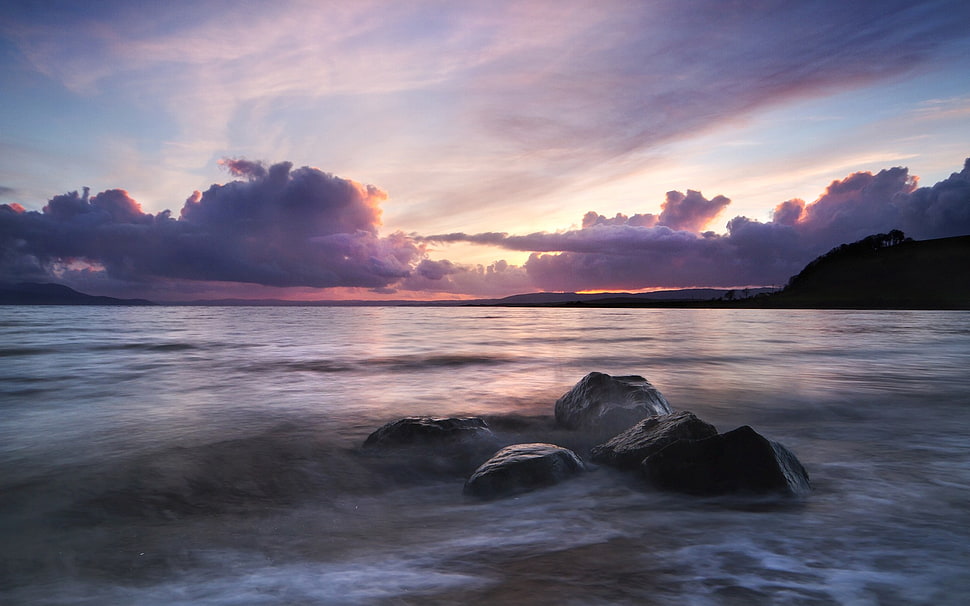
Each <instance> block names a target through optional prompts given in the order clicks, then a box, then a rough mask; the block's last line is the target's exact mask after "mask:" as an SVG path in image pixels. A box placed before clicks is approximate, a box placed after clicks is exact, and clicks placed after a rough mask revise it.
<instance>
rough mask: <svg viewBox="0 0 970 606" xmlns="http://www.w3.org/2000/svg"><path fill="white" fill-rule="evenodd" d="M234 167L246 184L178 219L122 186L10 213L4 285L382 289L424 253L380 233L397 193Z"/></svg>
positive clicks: (0, 222) (197, 200)
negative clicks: (168, 283)
mask: <svg viewBox="0 0 970 606" xmlns="http://www.w3.org/2000/svg"><path fill="white" fill-rule="evenodd" d="M225 165H226V166H227V167H228V168H229V170H230V171H232V172H233V174H234V175H237V176H246V177H248V180H247V181H231V182H229V183H226V184H222V185H213V186H211V187H210V188H209V189H208V190H207V191H205V192H195V193H194V194H193V195H192V196H190V197H189V199H188V200H186V202H185V204H184V205H183V206H182V208H181V211H180V213H179V217H178V219H175V218H173V217H172V216H171V213H170V212H169V211H164V212H161V213H158V214H156V215H152V214H148V213H144V212H142V209H141V207H140V206H139V204H138V203H137V202H136V201H135V200H134V199H132V198H131V197H130V196H129V195H128V193H127V192H125V191H124V190H120V189H113V190H108V191H105V192H101V193H99V194H97V195H95V196H90V195H89V192H88V190H87V189H85V190H84V192H83V193H81V194H79V193H78V192H71V193H69V194H64V195H60V196H55V197H54V198H52V199H51V200H50V201H48V203H47V205H46V206H45V207H44V208H43V211H42V212H36V211H32V212H24V211H23V209H17V208H16V207H13V206H10V205H3V208H0V254H2V255H3V256H2V258H3V261H4V263H3V266H2V269H3V275H2V276H0V278H2V279H5V280H8V281H9V280H15V279H34V280H36V279H37V278H38V277H39V276H40V275H46V276H47V277H48V278H49V279H56V278H59V277H64V276H69V277H73V278H74V279H75V280H80V279H81V278H82V277H84V276H87V277H88V278H90V279H91V280H94V279H95V278H98V279H99V280H101V279H103V278H104V277H107V278H110V279H112V280H120V281H122V282H130V283H132V285H138V284H141V285H146V284H150V283H152V282H155V281H165V280H200V281H223V282H243V283H250V284H262V285H268V286H279V287H286V286H311V287H335V286H352V287H367V288H383V287H386V286H388V285H389V284H392V283H394V282H396V281H397V280H399V279H401V278H402V277H405V276H407V275H408V274H409V273H410V271H411V267H412V265H413V264H414V263H415V262H417V261H418V260H419V259H420V258H421V257H422V255H423V250H422V248H421V245H420V244H417V243H415V242H414V241H412V240H411V239H410V238H408V237H406V236H404V235H403V234H399V233H394V234H391V235H388V236H384V237H381V236H380V235H379V234H378V228H379V226H380V215H381V211H380V204H381V203H382V202H383V201H384V200H385V199H386V197H387V195H386V194H385V193H384V192H383V191H381V190H380V189H378V188H376V187H373V186H370V185H362V184H360V183H357V182H355V181H351V180H348V179H342V178H340V177H336V176H334V175H331V174H328V173H324V172H322V171H320V170H317V169H315V168H309V167H303V168H299V169H295V170H293V169H292V165H291V164H290V163H287V162H283V163H279V164H274V165H272V166H269V167H268V168H267V167H265V166H263V165H262V164H260V163H255V162H248V161H240V160H227V161H226V162H225ZM79 267H81V268H83V271H80V272H79V271H78V268H79ZM79 286H80V285H79Z"/></svg>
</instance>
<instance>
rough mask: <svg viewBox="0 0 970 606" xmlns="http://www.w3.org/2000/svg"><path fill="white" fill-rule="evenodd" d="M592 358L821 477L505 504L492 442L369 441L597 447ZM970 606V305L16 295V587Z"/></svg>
mask: <svg viewBox="0 0 970 606" xmlns="http://www.w3.org/2000/svg"><path fill="white" fill-rule="evenodd" d="M594 370H595V371H601V372H607V373H610V374H639V375H642V376H644V377H646V378H647V379H649V380H650V381H651V382H652V383H653V384H654V385H655V386H656V387H657V388H658V389H660V390H661V392H663V393H664V395H665V396H666V397H667V399H668V400H669V401H670V403H671V405H672V407H673V408H675V409H680V410H690V411H693V412H694V413H696V414H697V415H698V416H700V417H701V418H702V419H704V420H706V421H708V422H710V423H713V424H715V425H716V426H717V427H718V429H719V430H720V431H728V430H731V429H734V428H735V427H738V426H741V425H751V426H752V427H754V428H755V429H756V430H758V431H759V432H760V433H762V434H763V435H765V436H766V437H768V438H770V439H773V440H776V441H779V442H781V443H782V444H784V445H786V446H787V447H789V448H790V449H791V450H792V451H793V452H794V453H795V454H796V455H797V456H798V457H799V459H800V460H801V462H802V463H803V464H804V465H805V467H806V468H807V470H808V472H809V474H810V476H811V480H812V484H813V487H814V490H813V491H812V492H811V493H810V494H809V495H807V496H805V497H803V498H798V499H782V498H767V499H764V498H763V499H754V498H750V497H745V498H738V497H735V498H721V499H711V498H696V497H688V496H681V495H676V494H665V493H660V492H657V491H655V490H653V489H651V488H649V487H647V486H645V485H644V484H643V483H642V482H641V481H640V480H639V478H638V477H636V475H635V474H628V473H623V472H619V471H616V470H613V469H610V468H605V467H599V468H593V469H592V470H591V471H589V472H588V473H585V474H583V475H582V476H580V477H578V478H576V479H573V480H570V481H567V482H564V483H562V484H559V485H557V486H554V487H550V488H545V489H541V490H537V491H534V492H531V493H527V494H523V495H519V496H517V497H512V498H507V499H501V500H496V501H487V502H482V501H478V500H474V499H470V498H466V497H464V496H463V495H462V485H463V482H464V479H465V477H466V475H467V473H468V471H469V467H468V466H469V465H471V467H472V468H473V467H474V465H476V464H477V463H478V462H479V461H477V460H474V461H469V460H465V459H464V458H463V457H461V456H455V457H451V456H448V455H447V454H441V453H438V454H437V455H428V454H415V453H409V452H385V451H373V450H370V449H363V448H362V446H361V445H362V442H363V441H364V439H365V438H366V437H367V436H368V434H370V432H372V431H374V430H375V429H377V428H378V427H380V426H381V425H383V424H384V423H387V422H389V421H393V420H396V419H398V418H400V417H403V416H409V415H437V416H454V415H476V416H482V417H483V418H485V419H486V421H487V422H488V423H489V425H490V426H491V427H492V429H493V430H494V431H495V433H496V435H497V436H498V439H499V440H500V441H501V442H502V443H515V442H532V441H547V442H554V443H557V444H560V445H563V446H567V447H570V448H574V449H575V450H576V452H577V453H578V454H579V455H580V456H582V457H585V456H586V454H587V451H588V448H589V447H590V446H591V445H592V444H590V443H589V440H588V439H586V438H584V437H583V436H582V435H580V434H577V433H575V432H569V431H565V430H560V429H557V428H556V427H555V423H554V419H553V416H552V415H553V405H554V402H555V400H556V399H557V398H558V397H559V396H560V395H562V394H563V393H564V392H566V391H567V390H568V389H569V388H570V387H571V386H572V385H573V384H574V383H576V382H577V381H578V380H579V379H581V378H582V377H583V376H584V375H585V374H586V373H588V372H590V371H594ZM439 455H440V456H439ZM480 456H481V457H487V456H488V454H487V453H485V454H481V453H480ZM967 603H970V313H968V312H929V311H919V312H909V311H791V310H703V309H697V310H660V309H623V310H609V309H595V310H589V309H549V308H536V309H526V308H415V307H363V308H325V307H309V308H291V307H287V308H266V307H258V308H241V307H225V308H219V307H149V308H145V307H121V308H119V307H0V604H5V605H15V604H31V605H33V604H41V605H43V604H91V605H99V606H101V605H116V604H117V605H125V604H137V605H142V604H144V605H160V606H161V605H166V606H168V605H173V604H175V605H179V604H185V605H188V604H192V605H220V606H222V605H264V604H265V605H269V604H274V605H275V604H281V605H282V604H286V605H300V604H307V605H310V604H556V605H560V604H688V605H695V604H696V605H707V604H801V605H804V604H860V605H869V604H872V605H876V604H879V605H883V604H954V605H957V604H961V605H962V604H967Z"/></svg>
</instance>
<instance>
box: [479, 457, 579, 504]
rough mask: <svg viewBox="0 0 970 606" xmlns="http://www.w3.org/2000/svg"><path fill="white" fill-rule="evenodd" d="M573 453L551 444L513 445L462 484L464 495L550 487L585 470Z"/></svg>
mask: <svg viewBox="0 0 970 606" xmlns="http://www.w3.org/2000/svg"><path fill="white" fill-rule="evenodd" d="M584 470H585V467H584V465H583V462H582V461H581V460H580V458H579V457H578V456H576V453H574V452H573V451H571V450H569V449H568V448H563V447H561V446H555V445H553V444H541V443H536V444H513V445H511V446H506V447H505V448H503V449H501V450H499V451H498V452H496V453H495V454H494V455H492V458H490V459H489V460H487V461H485V462H484V463H482V465H481V466H480V467H479V468H478V469H476V470H475V472H474V473H473V474H472V475H471V477H469V478H468V481H466V482H465V489H464V492H465V494H466V495H472V496H476V497H480V498H484V499H491V498H496V497H503V496H509V495H513V494H518V493H521V492H528V491H530V490H533V489H535V488H539V487H542V486H550V485H552V484H556V483H558V482H561V481H562V480H565V479H566V478H568V477H570V476H572V475H575V474H577V473H579V472H581V471H584Z"/></svg>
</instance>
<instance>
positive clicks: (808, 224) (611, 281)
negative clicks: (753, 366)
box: [426, 159, 970, 291]
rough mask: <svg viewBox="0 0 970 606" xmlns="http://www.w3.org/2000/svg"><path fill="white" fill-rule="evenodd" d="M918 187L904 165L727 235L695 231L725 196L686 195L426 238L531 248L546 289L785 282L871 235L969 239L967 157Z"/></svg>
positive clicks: (834, 187) (842, 184)
mask: <svg viewBox="0 0 970 606" xmlns="http://www.w3.org/2000/svg"><path fill="white" fill-rule="evenodd" d="M917 183H918V179H917V178H916V177H912V176H910V175H909V171H908V170H907V169H905V168H901V167H896V168H890V169H886V170H882V171H879V172H878V173H876V174H872V173H869V172H857V173H854V174H851V175H849V176H848V177H846V178H844V179H841V180H837V181H833V182H832V183H831V184H830V185H829V186H828V187H827V188H826V190H825V192H823V194H822V195H821V196H820V197H819V198H818V199H817V200H815V201H814V202H812V203H808V204H807V203H805V202H804V201H802V200H797V199H796V200H788V201H786V202H782V203H781V204H779V205H778V206H776V208H775V211H774V215H773V218H772V220H771V221H768V222H766V223H762V222H760V221H756V220H753V219H750V218H747V217H735V218H733V219H731V220H730V221H729V222H728V223H727V226H726V227H727V232H726V233H725V234H723V235H719V234H715V233H714V232H703V233H699V230H700V229H701V228H702V227H703V226H704V225H705V224H706V223H707V221H709V220H710V218H711V217H713V216H714V215H715V214H716V213H717V212H719V211H720V210H721V209H723V208H724V207H726V206H727V204H728V203H729V200H728V199H727V198H724V197H723V196H717V197H715V198H714V199H712V200H709V201H708V200H706V199H705V198H704V197H703V196H702V195H701V194H700V193H699V192H696V191H690V190H689V191H688V193H687V194H680V193H678V192H671V193H668V195H667V199H666V201H665V202H664V205H663V208H664V211H663V212H662V213H661V214H660V215H652V214H635V215H632V216H630V217H627V216H626V215H623V214H617V215H616V216H615V217H613V218H606V217H604V216H602V215H599V214H597V213H595V212H592V211H591V212H589V213H587V214H586V215H585V217H584V218H583V223H582V228H581V229H576V230H569V231H565V232H560V233H534V234H529V235H525V236H515V235H506V234H500V233H487V234H472V235H467V236H466V235H463V234H460V233H452V234H445V235H443V236H429V237H427V238H426V239H427V240H431V241H445V242H458V241H466V242H476V243H487V244H490V245H494V246H501V247H503V248H507V249H511V250H519V251H533V254H532V255H531V256H530V257H529V259H528V261H527V262H526V263H525V265H524V267H523V269H524V270H525V271H526V272H527V274H528V277H529V278H530V279H531V280H532V282H533V283H534V284H535V285H536V286H537V287H540V288H542V289H546V290H567V291H569V290H591V289H615V290H622V289H640V288H649V287H686V286H741V285H772V284H774V285H780V284H784V283H785V282H787V280H788V278H789V277H791V276H792V275H794V274H795V273H797V272H798V271H800V270H801V269H802V267H804V265H805V264H806V263H808V262H809V261H811V260H812V259H813V258H814V257H816V256H818V255H819V254H821V253H823V252H825V251H827V250H829V249H831V248H833V247H834V246H837V245H839V244H842V243H846V242H852V241H855V240H858V239H860V238H863V237H865V236H867V235H870V234H873V233H880V232H888V231H890V230H892V229H902V230H903V231H904V232H905V233H906V234H907V235H909V236H911V237H914V238H916V239H928V238H939V237H947V236H956V235H964V234H970V159H968V160H967V162H966V164H965V165H964V168H963V170H962V171H961V172H959V173H954V174H952V175H951V176H950V177H949V178H948V179H946V180H944V181H941V182H940V183H937V184H936V185H934V186H932V187H923V188H919V187H917ZM665 215H666V216H665ZM665 223H666V224H665Z"/></svg>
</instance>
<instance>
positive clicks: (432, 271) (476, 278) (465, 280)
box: [398, 259, 535, 297]
mask: <svg viewBox="0 0 970 606" xmlns="http://www.w3.org/2000/svg"><path fill="white" fill-rule="evenodd" d="M398 288H400V289H401V290H411V291H425V292H435V293H450V294H461V295H471V296H475V297H504V296H506V295H509V294H514V293H524V292H530V291H532V290H535V284H534V283H533V281H532V278H530V277H529V275H528V273H527V272H526V270H525V268H523V267H519V266H515V265H510V264H509V263H508V262H507V261H504V260H503V261H495V262H494V263H491V264H489V265H468V264H463V263H454V262H452V261H448V260H440V261H433V260H431V259H425V260H423V261H421V262H420V263H419V264H418V266H417V268H416V269H415V271H414V272H412V274H411V275H410V276H408V277H407V278H405V279H403V280H401V282H399V283H398Z"/></svg>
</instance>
